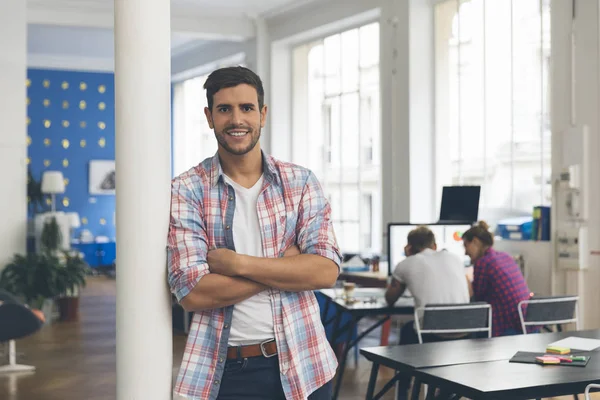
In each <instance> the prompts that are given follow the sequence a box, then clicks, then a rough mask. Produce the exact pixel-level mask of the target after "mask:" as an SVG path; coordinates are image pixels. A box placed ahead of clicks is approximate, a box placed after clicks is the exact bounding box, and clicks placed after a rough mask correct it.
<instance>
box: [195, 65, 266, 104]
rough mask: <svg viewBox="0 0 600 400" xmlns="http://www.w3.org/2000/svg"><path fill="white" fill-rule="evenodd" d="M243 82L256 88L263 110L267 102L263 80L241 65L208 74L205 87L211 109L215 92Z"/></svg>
mask: <svg viewBox="0 0 600 400" xmlns="http://www.w3.org/2000/svg"><path fill="white" fill-rule="evenodd" d="M242 83H246V84H248V85H250V86H252V87H254V89H256V94H257V95H258V108H259V110H262V108H263V105H264V103H265V90H264V88H263V84H262V81H261V80H260V77H259V76H258V75H256V74H255V73H254V72H253V71H251V70H250V69H248V68H246V67H240V66H237V67H225V68H219V69H217V70H215V71H213V72H211V74H210V75H209V76H208V78H207V79H206V82H204V89H206V100H207V102H208V108H209V110H211V111H212V108H213V96H214V95H215V93H217V92H218V91H219V90H221V89H223V88H229V87H234V86H237V85H241V84H242Z"/></svg>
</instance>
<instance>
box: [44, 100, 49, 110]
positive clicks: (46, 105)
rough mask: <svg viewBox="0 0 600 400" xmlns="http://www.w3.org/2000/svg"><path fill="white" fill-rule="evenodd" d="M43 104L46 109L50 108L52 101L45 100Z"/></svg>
mask: <svg viewBox="0 0 600 400" xmlns="http://www.w3.org/2000/svg"><path fill="white" fill-rule="evenodd" d="M43 104H44V107H46V108H48V107H50V100H48V99H44V102H43Z"/></svg>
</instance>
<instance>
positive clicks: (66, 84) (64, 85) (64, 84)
mask: <svg viewBox="0 0 600 400" xmlns="http://www.w3.org/2000/svg"><path fill="white" fill-rule="evenodd" d="M60 87H61V88H62V90H67V89H68V88H69V82H67V81H63V83H61V84H60Z"/></svg>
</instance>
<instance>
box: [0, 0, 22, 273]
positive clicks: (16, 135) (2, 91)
mask: <svg viewBox="0 0 600 400" xmlns="http://www.w3.org/2000/svg"><path fill="white" fill-rule="evenodd" d="M26 39H27V19H26V4H25V2H24V1H22V0H3V1H2V2H0V71H2V74H0V188H2V195H0V210H2V223H0V238H1V240H0V269H2V268H3V267H4V266H5V265H6V264H7V262H8V261H9V260H10V259H11V258H12V256H13V254H15V253H24V252H25V240H26V229H27V191H26V187H27V165H26V161H25V159H26V157H27V145H26V124H25V118H26V103H25V98H26V87H25V79H26V43H27V42H26Z"/></svg>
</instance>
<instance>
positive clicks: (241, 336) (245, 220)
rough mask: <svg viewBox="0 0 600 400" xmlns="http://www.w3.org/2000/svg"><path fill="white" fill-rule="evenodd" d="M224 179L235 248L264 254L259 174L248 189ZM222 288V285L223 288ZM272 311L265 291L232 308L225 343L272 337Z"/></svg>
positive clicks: (257, 255) (259, 254) (229, 179)
mask: <svg viewBox="0 0 600 400" xmlns="http://www.w3.org/2000/svg"><path fill="white" fill-rule="evenodd" d="M225 182H227V183H229V184H230V185H231V186H232V187H233V189H234V191H235V212H234V215H233V228H232V231H233V241H234V243H235V251H236V253H239V254H246V255H249V256H254V257H264V253H263V248H262V240H261V232H260V225H259V223H258V212H257V210H256V203H257V200H258V195H259V194H260V191H261V189H262V185H263V177H262V176H261V177H260V179H259V180H258V182H256V183H255V184H254V186H252V187H251V188H249V189H248V188H245V187H243V186H241V185H239V184H237V183H235V182H234V181H233V180H231V178H229V177H228V176H226V175H225ZM224 290H226V288H224ZM274 332H275V331H274V328H273V310H272V309H271V296H270V295H269V291H268V290H265V291H262V292H260V293H258V294H256V295H254V296H252V297H250V298H248V299H246V300H244V301H242V302H240V303H238V304H236V305H235V306H234V307H233V318H232V321H231V332H230V334H229V343H228V344H229V346H242V345H247V344H254V343H260V342H263V341H265V340H268V339H272V338H274V337H275V333H274Z"/></svg>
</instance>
